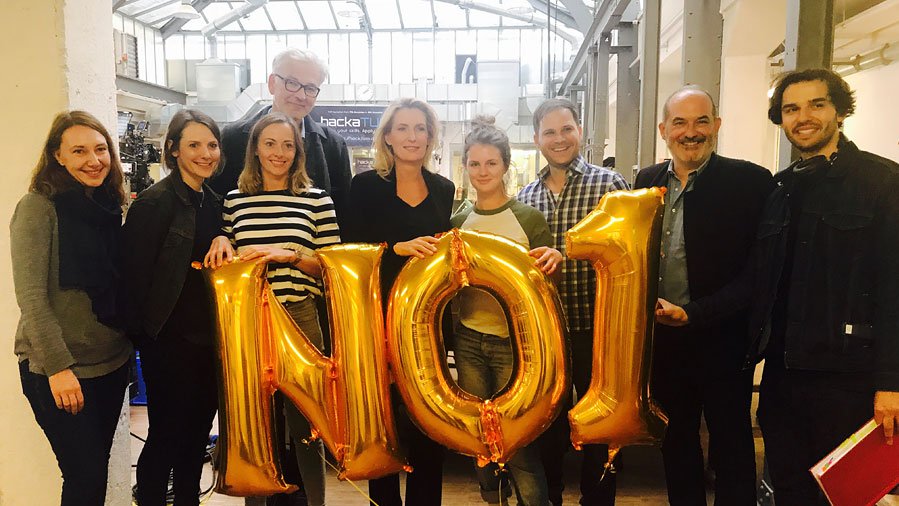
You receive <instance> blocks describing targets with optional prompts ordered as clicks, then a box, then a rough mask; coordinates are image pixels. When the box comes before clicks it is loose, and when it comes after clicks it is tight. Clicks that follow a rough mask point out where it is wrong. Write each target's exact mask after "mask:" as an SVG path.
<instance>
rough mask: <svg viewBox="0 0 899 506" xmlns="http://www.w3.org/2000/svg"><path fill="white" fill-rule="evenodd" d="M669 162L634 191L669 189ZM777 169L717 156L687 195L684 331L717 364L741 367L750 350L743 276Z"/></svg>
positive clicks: (641, 177) (646, 172)
mask: <svg viewBox="0 0 899 506" xmlns="http://www.w3.org/2000/svg"><path fill="white" fill-rule="evenodd" d="M667 171H668V162H663V163H660V164H656V165H653V166H651V167H647V168H645V169H643V170H641V171H640V172H639V173H638V174H637V178H636V181H635V183H634V188H648V187H651V186H662V187H666V186H668V174H667ZM773 185H774V183H773V178H772V176H771V173H770V172H769V171H768V170H767V169H765V168H764V167H761V166H759V165H756V164H754V163H751V162H748V161H745V160H735V159H732V158H725V157H723V156H720V155H718V154H715V153H713V154H712V158H711V159H710V160H709V163H708V165H707V166H706V167H705V169H703V171H702V173H701V174H699V175H698V176H697V177H696V180H695V181H694V182H693V189H692V190H691V191H690V192H687V193H686V194H685V195H684V197H683V198H684V199H685V200H684V241H685V248H686V251H687V279H688V283H689V285H690V286H689V288H690V299H691V300H690V302H689V303H688V304H686V305H685V306H684V310H685V311H686V312H687V315H688V316H689V318H690V324H689V325H687V327H685V329H684V330H685V331H687V332H690V333H692V334H694V335H696V337H697V338H698V339H699V340H700V341H701V342H702V345H703V352H704V354H705V356H706V359H707V361H713V362H714V366H715V367H716V368H725V369H727V370H739V369H740V368H741V366H742V363H743V358H744V356H745V352H746V347H747V339H746V333H747V328H748V327H747V325H748V322H747V320H748V306H749V296H748V291H747V290H745V283H742V282H741V281H740V277H741V275H742V274H744V268H745V267H746V264H747V261H748V258H749V254H750V251H751V249H752V247H753V245H754V243H755V239H756V232H757V230H758V224H759V219H760V216H761V211H762V208H763V206H764V203H765V199H766V198H767V196H768V194H769V193H770V192H771V190H772V188H773Z"/></svg>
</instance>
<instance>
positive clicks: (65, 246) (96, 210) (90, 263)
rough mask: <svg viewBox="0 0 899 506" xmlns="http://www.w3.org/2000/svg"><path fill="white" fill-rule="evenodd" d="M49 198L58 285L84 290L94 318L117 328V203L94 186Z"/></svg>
mask: <svg viewBox="0 0 899 506" xmlns="http://www.w3.org/2000/svg"><path fill="white" fill-rule="evenodd" d="M53 201H54V205H55V206H56V219H57V223H58V228H59V287H60V288H63V289H67V288H74V289H78V290H83V291H84V292H86V293H87V295H88V297H90V299H91V306H92V308H93V310H94V314H95V315H96V316H97V320H98V321H99V322H100V323H103V324H104V325H109V326H116V327H117V326H118V324H117V322H116V286H117V283H118V277H119V274H118V270H117V269H116V261H117V254H118V236H119V229H120V228H121V226H122V208H121V206H119V205H118V204H117V203H116V202H115V200H114V199H113V198H112V196H111V195H109V193H108V191H107V190H106V189H105V188H102V187H101V188H97V189H95V190H94V192H93V196H92V197H89V196H88V195H87V194H86V193H85V191H84V186H82V185H75V187H74V188H71V189H68V190H65V191H63V192H61V193H58V194H57V195H56V196H55V197H54V199H53Z"/></svg>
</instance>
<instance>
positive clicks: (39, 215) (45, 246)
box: [9, 193, 131, 378]
mask: <svg viewBox="0 0 899 506" xmlns="http://www.w3.org/2000/svg"><path fill="white" fill-rule="evenodd" d="M9 229H10V244H11V246H12V270H13V281H14V283H15V290H16V300H17V301H18V303H19V309H20V310H21V312H22V316H21V318H19V327H18V329H17V330H16V342H15V353H16V355H17V356H18V357H19V361H20V362H21V361H23V360H28V368H29V369H30V370H31V372H34V373H37V374H44V375H46V376H52V375H53V374H56V373H58V372H59V371H62V370H64V369H72V371H73V372H74V373H75V376H77V377H79V378H95V377H98V376H103V375H105V374H108V373H110V372H112V371H114V370H116V369H118V368H119V367H121V366H122V364H124V363H125V362H126V361H128V359H129V357H130V356H131V343H130V341H128V340H127V339H126V338H125V337H124V334H123V333H122V332H121V331H119V330H116V329H113V328H110V327H107V326H106V325H103V324H102V323H100V322H98V321H97V317H96V315H95V314H94V311H93V309H92V307H91V299H90V297H88V295H87V293H85V292H84V291H82V290H78V289H65V290H63V289H61V288H60V287H59V229H58V228H57V221H56V208H55V207H54V205H53V202H52V201H51V200H50V199H48V198H47V197H44V196H43V195H39V194H37V193H28V194H26V195H25V196H24V197H22V200H20V201H19V204H18V205H17V206H16V212H15V213H14V214H13V217H12V222H11V223H10V225H9Z"/></svg>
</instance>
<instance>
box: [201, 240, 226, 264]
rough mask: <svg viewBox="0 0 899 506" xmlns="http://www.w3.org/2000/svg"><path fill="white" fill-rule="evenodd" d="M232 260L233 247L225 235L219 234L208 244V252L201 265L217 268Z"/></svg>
mask: <svg viewBox="0 0 899 506" xmlns="http://www.w3.org/2000/svg"><path fill="white" fill-rule="evenodd" d="M232 260H234V247H233V246H231V241H230V240H228V238H227V237H225V236H223V235H220V236H218V237H216V238H215V239H213V240H212V244H210V245H209V252H207V253H206V256H205V257H204V258H203V265H204V266H206V267H212V268H213V269H218V268H219V267H221V266H223V265H225V264H226V263H228V262H230V261H232Z"/></svg>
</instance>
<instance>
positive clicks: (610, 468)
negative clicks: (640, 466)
mask: <svg viewBox="0 0 899 506" xmlns="http://www.w3.org/2000/svg"><path fill="white" fill-rule="evenodd" d="M620 450H621V447H620V446H611V445H610V446H609V459H608V460H607V461H606V463H605V465H604V466H603V469H602V476H600V478H599V481H602V480H604V479H605V478H606V475H607V474H609V473H612V474H615V473H617V472H618V470H617V469H615V464H614V463H613V461H614V460H615V457H617V456H618V452H619V451H620Z"/></svg>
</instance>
